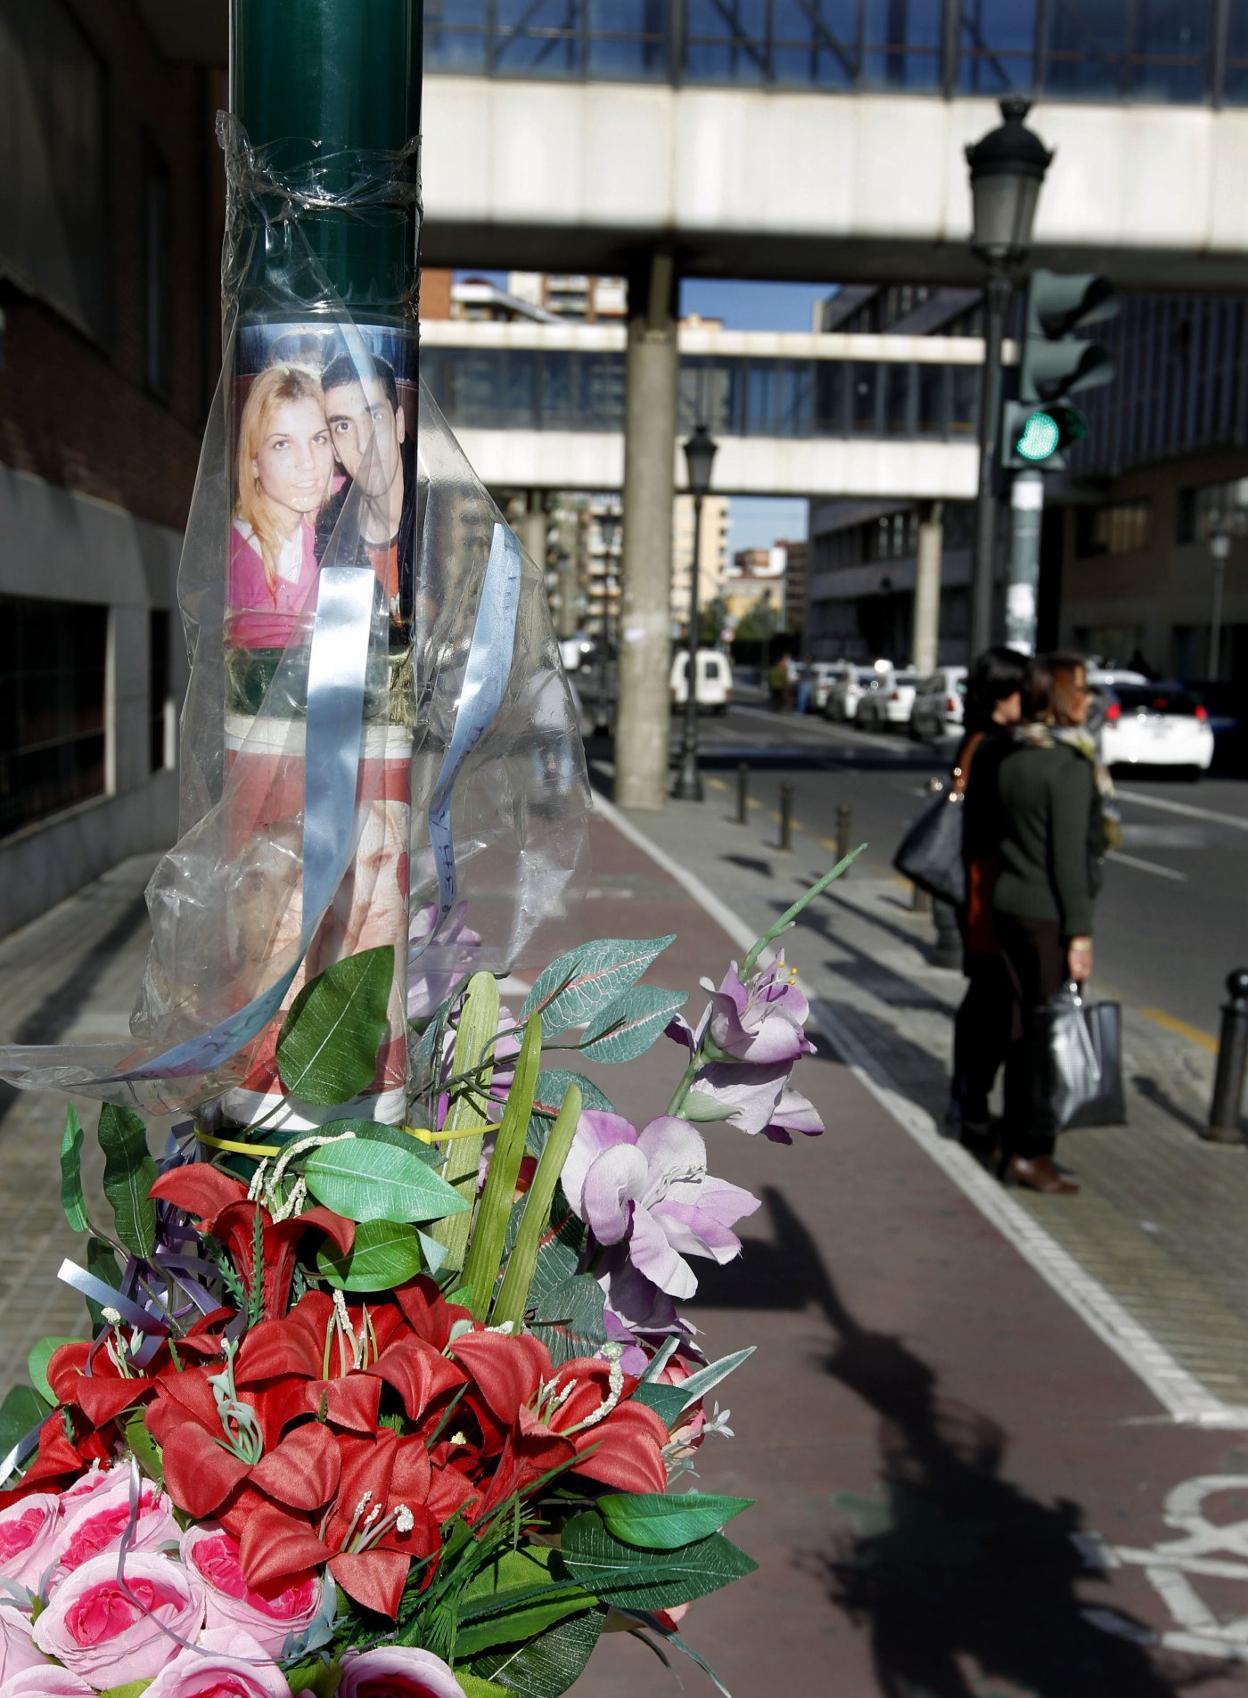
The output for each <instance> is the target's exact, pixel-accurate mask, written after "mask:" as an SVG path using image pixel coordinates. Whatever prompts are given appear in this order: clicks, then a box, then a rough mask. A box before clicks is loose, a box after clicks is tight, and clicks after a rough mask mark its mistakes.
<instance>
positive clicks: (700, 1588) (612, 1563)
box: [560, 1510, 758, 1610]
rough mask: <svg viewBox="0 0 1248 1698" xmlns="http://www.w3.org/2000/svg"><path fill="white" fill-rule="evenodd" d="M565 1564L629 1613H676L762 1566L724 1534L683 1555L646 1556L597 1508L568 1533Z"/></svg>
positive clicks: (578, 1518)
mask: <svg viewBox="0 0 1248 1698" xmlns="http://www.w3.org/2000/svg"><path fill="white" fill-rule="evenodd" d="M560 1556H561V1560H562V1563H563V1565H564V1566H565V1567H566V1568H567V1570H568V1572H569V1573H570V1574H571V1575H572V1577H573V1579H574V1580H579V1581H580V1583H581V1585H582V1586H584V1587H585V1589H586V1590H587V1591H590V1592H595V1593H597V1595H598V1596H599V1597H600V1598H602V1599H604V1600H605V1601H606V1602H607V1603H609V1604H615V1605H617V1606H618V1607H619V1608H620V1609H626V1610H662V1609H670V1608H671V1606H672V1605H673V1604H687V1603H690V1602H692V1600H693V1599H694V1598H704V1597H705V1596H706V1594H707V1593H708V1592H717V1591H718V1590H719V1588H720V1587H721V1586H727V1585H729V1584H730V1583H731V1582H732V1581H734V1580H740V1579H742V1578H743V1577H744V1576H745V1575H747V1574H752V1573H753V1571H754V1570H755V1568H757V1567H758V1564H757V1563H756V1562H754V1561H753V1560H752V1558H750V1557H748V1556H746V1554H745V1552H744V1551H741V1550H738V1549H737V1547H736V1546H735V1545H734V1544H732V1543H731V1542H730V1541H729V1540H727V1539H725V1538H724V1536H723V1534H722V1533H712V1534H711V1535H710V1536H709V1538H705V1539H699V1540H697V1541H696V1542H695V1543H693V1544H691V1545H685V1546H684V1547H683V1548H682V1549H680V1550H677V1551H662V1552H655V1551H647V1552H644V1553H642V1552H640V1551H638V1550H636V1549H634V1547H633V1546H631V1545H626V1544H625V1543H624V1542H623V1541H622V1540H620V1539H617V1538H615V1537H614V1536H613V1535H612V1534H611V1533H609V1532H608V1531H607V1528H606V1526H605V1525H604V1523H603V1520H602V1517H601V1516H600V1515H598V1514H597V1513H596V1512H595V1511H594V1510H588V1511H586V1513H584V1514H583V1515H574V1516H573V1517H572V1519H571V1521H569V1522H568V1524H567V1526H566V1527H565V1528H564V1530H563V1545H562V1549H561V1552H560Z"/></svg>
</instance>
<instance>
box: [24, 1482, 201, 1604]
mask: <svg viewBox="0 0 1248 1698" xmlns="http://www.w3.org/2000/svg"><path fill="white" fill-rule="evenodd" d="M102 1478H103V1479H104V1481H105V1484H104V1486H103V1487H102V1488H99V1489H97V1490H96V1491H93V1492H90V1493H88V1494H87V1495H86V1496H85V1497H83V1498H80V1499H79V1501H78V1502H77V1503H76V1504H75V1503H71V1504H70V1506H69V1508H68V1509H67V1510H66V1512H65V1516H64V1519H63V1520H62V1522H61V1525H60V1527H59V1528H58V1529H57V1533H56V1537H55V1539H54V1540H53V1543H52V1550H51V1556H50V1562H51V1564H52V1570H51V1573H50V1574H49V1575H48V1581H47V1586H46V1592H47V1595H48V1597H51V1596H52V1594H53V1593H54V1592H55V1591H56V1589H57V1587H58V1586H60V1585H61V1583H62V1582H63V1581H64V1579H65V1576H66V1575H67V1574H72V1573H73V1571H74V1569H76V1568H81V1567H82V1565H83V1563H84V1562H90V1560H91V1558H92V1557H97V1556H103V1555H104V1553H105V1552H106V1551H119V1550H120V1549H121V1541H122V1538H123V1536H124V1535H125V1531H126V1528H127V1527H128V1526H129V1525H130V1491H131V1477H130V1470H129V1469H128V1468H115V1469H110V1471H109V1473H108V1474H107V1475H104V1476H102ZM179 1533H180V1529H179V1527H178V1524H177V1522H176V1521H175V1520H174V1519H173V1507H172V1505H171V1504H170V1502H169V1499H168V1498H167V1497H166V1496H165V1494H164V1493H163V1492H162V1491H161V1490H160V1488H159V1486H155V1485H153V1484H152V1482H151V1481H150V1480H140V1482H139V1492H138V1515H137V1516H136V1517H135V1523H134V1532H133V1534H132V1536H131V1539H130V1543H129V1546H128V1550H129V1551H132V1552H138V1551H155V1550H157V1549H158V1548H159V1547H160V1546H161V1545H167V1544H176V1543H177V1541H178V1537H179Z"/></svg>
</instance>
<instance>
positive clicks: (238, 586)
mask: <svg viewBox="0 0 1248 1698" xmlns="http://www.w3.org/2000/svg"><path fill="white" fill-rule="evenodd" d="M315 543H316V533H315V531H314V530H313V528H312V526H311V525H308V524H305V523H303V522H302V521H300V524H299V528H298V530H297V531H296V532H295V533H294V535H293V536H291V537H289V538H288V539H287V541H286V543H285V545H284V546H283V548H282V552H281V555H280V557H279V559H278V563H277V575H276V577H275V579H274V581H273V587H272V589H270V588H269V585H268V581H267V579H266V578H265V575H264V558H263V556H262V555H261V553H260V545H259V543H258V542H257V540H256V535H255V532H254V531H253V530H252V528H251V526H250V525H249V524H248V523H247V521H246V520H245V519H235V521H234V523H233V525H232V526H231V527H230V593H229V601H228V606H227V609H226V628H227V631H228V633H229V640H230V642H232V643H233V644H234V645H235V646H236V647H237V648H244V649H284V648H285V647H286V645H287V643H289V641H290V639H291V637H292V636H293V634H294V629H295V621H296V619H297V617H298V615H299V614H300V613H302V612H303V611H304V608H305V606H306V605H307V604H308V602H309V601H310V599H311V595H312V590H313V586H314V585H315V583H316V574H317V563H316V548H315ZM309 611H310V608H309Z"/></svg>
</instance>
